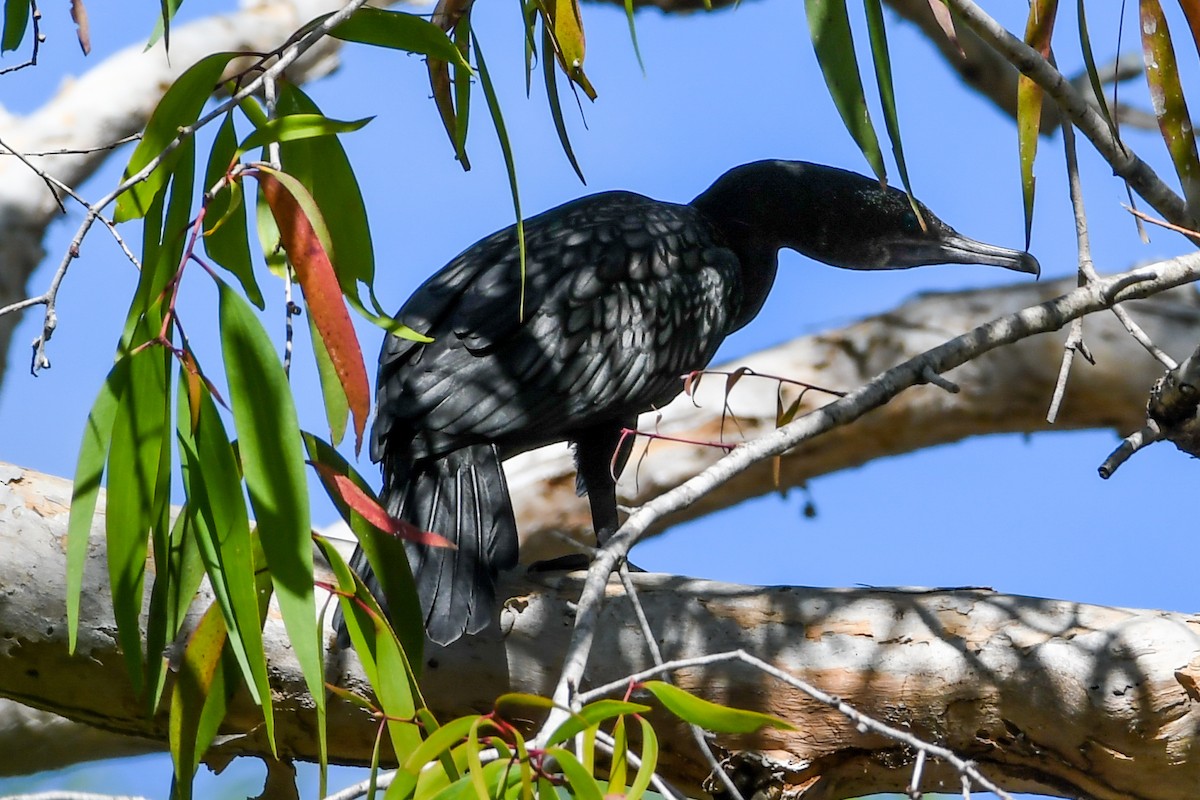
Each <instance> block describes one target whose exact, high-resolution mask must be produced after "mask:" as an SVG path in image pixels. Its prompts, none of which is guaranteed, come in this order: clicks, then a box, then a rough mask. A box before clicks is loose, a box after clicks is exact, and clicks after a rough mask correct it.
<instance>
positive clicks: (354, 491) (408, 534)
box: [310, 461, 456, 549]
mask: <svg viewBox="0 0 1200 800" xmlns="http://www.w3.org/2000/svg"><path fill="white" fill-rule="evenodd" d="M310 463H311V464H312V465H313V467H315V468H316V470H317V472H319V473H321V479H322V481H329V482H330V483H331V484H332V486H333V491H334V492H336V493H337V495H338V497H340V498H341V499H342V502H344V503H345V504H346V505H347V506H349V507H350V508H352V509H353V510H354V511H356V512H358V513H359V514H361V515H362V516H363V517H364V518H365V519H366V520H367V521H368V522H370V523H371V524H372V525H374V526H375V527H376V528H379V530H381V531H383V532H384V533H390V534H392V535H393V536H397V537H399V538H401V539H407V540H408V541H410V542H416V543H418V544H423V545H425V546H426V547H448V548H450V549H456V548H455V545H454V543H453V542H451V541H450V540H449V539H447V538H446V537H444V536H439V535H438V534H436V533H432V532H430V531H423V530H421V529H420V528H418V527H417V526H416V525H413V524H412V523H411V522H405V521H404V520H402V519H399V518H397V517H392V516H389V515H388V513H387V512H386V511H384V510H383V506H381V505H379V501H378V500H377V499H376V498H375V497H374V496H372V495H371V493H369V492H367V491H366V490H365V489H363V488H362V487H361V486H359V485H357V484H356V483H355V482H354V481H352V480H351V479H350V478H349V477H347V476H345V475H341V474H339V473H338V472H337V471H336V470H335V469H334V468H333V467H330V466H328V465H326V464H320V463H318V462H315V461H314V462H310Z"/></svg>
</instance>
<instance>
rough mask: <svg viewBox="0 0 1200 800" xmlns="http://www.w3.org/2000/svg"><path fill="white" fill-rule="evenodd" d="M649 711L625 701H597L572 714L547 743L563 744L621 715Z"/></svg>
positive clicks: (639, 704)
mask: <svg viewBox="0 0 1200 800" xmlns="http://www.w3.org/2000/svg"><path fill="white" fill-rule="evenodd" d="M649 711H650V706H647V705H644V704H642V703H630V702H627V701H625V700H597V701H596V702H594V703H588V704H587V705H586V706H584V707H583V708H581V709H579V712H578V713H576V714H572V715H571V718H570V719H568V720H567V721H566V722H564V723H563V724H562V725H561V726H559V728H558V730H556V731H555V732H554V735H553V736H551V737H550V739H549V740H548V742H547V743H548V744H559V743H560V742H565V741H567V740H568V739H571V738H573V737H574V736H575V735H577V734H579V733H582V732H583V731H585V730H586V729H587V728H590V727H592V726H594V725H599V724H600V723H601V722H604V721H605V720H608V719H612V718H613V717H619V716H621V715H622V714H646V713H648V712H649Z"/></svg>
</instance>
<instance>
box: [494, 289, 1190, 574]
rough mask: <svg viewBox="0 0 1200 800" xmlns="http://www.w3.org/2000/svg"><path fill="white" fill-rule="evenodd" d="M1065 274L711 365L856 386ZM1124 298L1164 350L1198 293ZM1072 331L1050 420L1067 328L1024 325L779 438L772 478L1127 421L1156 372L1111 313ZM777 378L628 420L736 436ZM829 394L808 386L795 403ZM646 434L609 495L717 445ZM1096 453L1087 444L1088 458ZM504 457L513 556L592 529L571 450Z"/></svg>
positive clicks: (539, 554) (529, 556)
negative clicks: (870, 403)
mask: <svg viewBox="0 0 1200 800" xmlns="http://www.w3.org/2000/svg"><path fill="white" fill-rule="evenodd" d="M1071 288H1074V281H1073V280H1064V281H1054V282H1048V283H1041V284H1028V283H1023V284H1018V285H1014V286H1006V287H1000V288H996V289H987V290H981V291H971V292H960V293H952V294H927V295H922V296H920V297H918V298H916V299H914V300H912V301H910V302H908V303H905V304H904V305H902V306H900V307H898V308H896V309H894V310H892V311H889V312H886V313H884V314H881V315H879V316H876V317H871V318H868V319H865V320H862V321H861V322H858V323H855V324H854V325H851V326H849V327H846V328H842V329H839V330H834V331H826V332H823V333H819V334H816V335H813V336H806V337H802V338H799V339H795V340H793V341H791V342H788V343H786V344H783V345H780V346H779V347H775V348H772V349H770V350H765V351H762V352H760V353H756V354H754V355H752V356H749V357H747V358H745V359H743V360H742V361H740V362H738V363H736V364H730V365H724V366H721V367H715V369H724V370H730V369H733V368H736V367H738V366H747V367H751V368H752V369H753V370H754V371H755V372H758V373H762V374H768V375H780V376H784V377H787V378H792V379H795V380H799V381H804V382H806V383H810V384H815V385H819V386H824V387H828V388H831V389H840V390H849V389H854V388H857V387H858V386H861V385H862V384H863V383H865V382H866V381H867V380H868V379H870V378H872V377H874V376H875V375H878V374H879V373H881V372H883V371H884V370H886V369H888V368H889V367H892V366H895V365H896V364H899V363H901V362H903V361H905V360H907V359H909V358H912V357H913V356H916V355H918V354H919V353H922V352H924V351H926V350H928V349H929V348H931V347H934V346H936V345H938V344H940V343H941V342H943V341H945V340H947V339H949V338H951V337H953V336H955V335H957V334H960V333H962V332H964V331H968V330H970V329H972V328H973V327H975V326H976V325H978V324H980V323H981V322H983V321H985V320H988V319H994V318H997V317H1000V316H1003V315H1004V314H1010V313H1013V312H1014V311H1017V310H1019V309H1021V308H1027V307H1029V306H1032V305H1035V304H1037V303H1040V302H1043V301H1045V300H1048V299H1050V298H1052V297H1056V296H1058V295H1060V294H1062V293H1064V292H1066V291H1069V290H1070V289H1071ZM1126 308H1128V309H1129V311H1130V312H1131V313H1132V314H1133V315H1134V316H1135V317H1136V318H1137V320H1138V322H1140V323H1141V324H1142V325H1143V327H1145V329H1146V332H1147V333H1148V334H1149V335H1150V336H1151V338H1152V339H1153V340H1154V341H1155V342H1157V343H1158V344H1159V346H1160V347H1162V348H1163V349H1164V350H1166V351H1167V352H1168V353H1172V354H1174V355H1175V357H1176V358H1179V359H1182V358H1183V357H1184V356H1186V355H1187V354H1188V353H1190V352H1191V351H1192V350H1193V349H1195V347H1196V330H1197V324H1198V323H1200V298H1198V297H1197V294H1196V291H1195V289H1194V288H1192V287H1183V288H1180V289H1175V290H1172V291H1170V292H1167V293H1164V294H1162V295H1159V296H1157V297H1154V298H1152V299H1150V300H1142V301H1137V302H1134V303H1129V304H1127V305H1126ZM1084 331H1085V337H1086V341H1087V344H1088V347H1089V348H1090V349H1091V352H1092V354H1093V355H1094V357H1095V360H1096V364H1095V365H1089V364H1087V363H1086V362H1083V361H1082V360H1077V362H1076V366H1075V368H1074V370H1073V371H1072V374H1071V380H1070V383H1069V384H1068V387H1067V394H1066V401H1065V404H1064V406H1063V409H1062V412H1061V413H1060V415H1059V419H1058V422H1057V423H1056V424H1055V425H1050V424H1048V423H1047V422H1046V407H1047V404H1048V402H1049V398H1050V395H1051V393H1052V391H1053V388H1054V382H1055V379H1056V377H1057V374H1058V368H1059V364H1060V362H1061V360H1062V344H1063V341H1064V338H1065V333H1056V334H1043V335H1040V336H1034V337H1031V338H1028V339H1025V340H1023V341H1020V342H1018V343H1016V344H1013V345H1010V346H1007V347H1003V348H1000V349H998V350H994V351H992V352H990V353H987V354H986V355H984V356H983V357H981V358H978V359H975V360H974V361H971V362H970V363H968V364H965V365H963V366H961V367H959V368H958V369H955V370H952V371H950V372H949V373H947V375H946V377H947V378H949V379H950V380H952V381H954V382H955V383H956V384H957V385H958V386H959V387H960V389H961V391H960V392H959V393H958V394H950V393H948V392H946V391H944V390H942V389H939V388H936V387H934V386H921V387H917V388H914V389H910V390H909V391H906V392H904V393H903V394H901V395H900V396H899V397H896V398H895V399H894V400H892V401H891V402H890V403H888V404H887V405H885V406H883V407H881V408H878V409H875V410H874V411H872V412H871V413H870V414H867V415H865V416H864V417H862V418H861V419H859V420H856V421H855V423H854V425H852V426H848V427H843V428H839V429H835V430H832V431H829V432H827V433H825V434H824V435H822V436H820V437H817V438H816V439H814V440H812V441H810V442H806V443H805V444H804V445H803V446H801V447H797V448H795V449H793V450H791V451H789V452H788V453H786V454H785V455H784V456H783V457H782V458H781V460H780V463H779V483H778V487H784V488H786V487H791V486H797V485H799V484H801V483H803V482H804V481H806V480H810V479H812V478H814V477H816V476H819V475H825V474H828V473H831V472H836V471H838V470H842V469H847V468H850V467H856V466H860V465H862V464H865V463H867V462H869V461H872V460H874V459H876V458H880V457H883V456H889V455H896V454H898V453H904V452H910V451H912V450H917V449H920V448H923V447H930V446H933V445H937V444H945V443H948V442H954V441H958V440H960V439H964V438H966V437H968V436H978V435H981V434H987V433H1033V432H1036V431H1048V430H1077V429H1083V428H1115V429H1116V430H1117V431H1118V432H1119V433H1121V434H1122V435H1124V434H1126V433H1128V432H1129V431H1132V430H1136V429H1137V428H1139V427H1141V426H1142V424H1144V422H1145V407H1146V397H1147V393H1148V392H1149V389H1150V386H1151V385H1152V384H1153V383H1154V381H1155V380H1156V379H1157V378H1158V377H1159V376H1161V375H1162V366H1161V365H1160V364H1158V363H1157V362H1156V361H1154V359H1153V358H1151V357H1150V355H1149V354H1147V353H1146V352H1145V351H1144V350H1143V349H1142V348H1141V347H1140V346H1139V345H1138V344H1137V343H1136V342H1134V341H1133V340H1132V339H1131V338H1130V337H1129V335H1128V334H1127V333H1125V331H1124V330H1123V329H1122V328H1121V326H1120V324H1119V323H1118V322H1117V320H1116V319H1115V317H1113V315H1112V314H1108V313H1103V314H1094V315H1092V316H1090V317H1088V318H1087V320H1086V321H1085V323H1084ZM776 385H777V384H776V383H775V382H774V381H770V380H766V379H762V378H751V377H746V378H743V379H742V380H741V381H739V382H738V384H737V385H736V386H735V387H734V389H733V391H732V393H731V394H730V396H729V407H730V409H731V410H732V413H733V415H734V416H732V417H731V416H730V415H729V414H726V415H725V419H724V421H722V410H723V401H724V400H725V378H724V377H722V376H719V375H713V376H709V377H707V378H705V379H703V381H702V383H701V385H700V390H699V392H698V393H697V396H696V402H695V403H693V401H692V400H691V399H690V398H688V397H684V396H681V397H679V398H677V399H676V400H675V402H673V403H671V404H670V405H669V406H667V408H665V409H664V410H663V412H662V419H661V421H660V422H658V423H657V425H656V424H655V420H654V415H652V414H645V415H643V416H642V419H641V423H640V424H641V427H642V430H645V431H653V430H658V431H659V432H661V433H663V434H665V435H669V436H674V437H679V438H682V439H689V440H694V441H700V442H715V441H718V440H721V439H722V431H724V439H723V440H724V441H726V442H732V443H734V444H738V443H740V442H742V441H746V440H749V439H754V438H756V437H757V436H760V435H762V434H763V433H765V432H767V431H771V430H773V429H774V428H775V427H776V426H775V420H776V411H777V405H776V402H777V401H776ZM798 393H799V390H798V389H796V388H795V387H785V388H784V404H785V406H786V405H788V404H790V403H791V402H792V401H793V400H794V399H795V398H796V397H797V395H798ZM831 399H833V398H831V397H830V396H829V395H822V394H821V393H819V392H812V391H810V392H808V393H807V394H806V395H805V403H804V405H803V407H802V408H801V410H800V413H801V414H803V413H805V412H807V411H809V410H811V409H813V408H816V407H818V406H821V405H825V404H826V403H828V402H829V401H830V400H831ZM697 405H698V406H699V408H697ZM735 417H736V418H735ZM645 442H646V440H645V439H644V438H643V439H639V441H638V444H637V446H636V447H635V448H634V453H633V456H632V458H631V459H630V463H629V466H628V467H627V468H626V470H625V472H624V474H623V475H622V477H621V481H620V484H619V486H618V494H619V496H620V498H621V502H622V503H624V504H626V505H628V506H631V507H636V506H638V505H641V504H642V503H644V502H646V501H647V500H649V499H652V498H654V497H657V496H659V495H661V494H663V493H664V492H666V491H668V490H670V489H673V488H675V487H676V486H678V485H679V484H681V483H683V482H684V481H685V480H687V479H688V478H690V477H692V476H693V475H696V474H697V473H699V472H700V471H701V470H703V469H704V468H706V467H708V466H709V465H711V464H712V463H714V462H715V461H717V460H718V459H719V458H720V457H721V456H722V455H724V453H723V452H722V451H721V450H720V449H718V448H715V447H707V446H702V445H693V444H684V443H680V442H671V441H654V442H652V443H651V444H650V447H649V451H648V452H646V444H645ZM643 453H646V454H645V456H644V457H643ZM1106 455H1107V453H1097V454H1096V465H1097V466H1099V465H1100V462H1101V461H1102V460H1103V459H1104V457H1105V456H1106ZM506 468H507V472H508V478H509V487H510V488H511V489H512V492H513V501H514V506H515V509H516V512H517V526H518V528H519V529H520V531H521V536H522V541H521V558H522V561H523V562H524V563H531V562H533V561H538V560H542V559H547V558H552V557H554V556H558V555H562V554H564V553H567V552H570V547H569V546H568V545H564V544H563V543H562V540H561V536H560V535H567V536H570V537H572V538H575V539H577V540H579V541H583V542H588V543H591V542H592V541H594V540H593V539H592V534H591V518H590V516H589V512H588V508H587V502H586V499H583V498H578V497H576V496H575V469H574V463H573V461H572V458H571V455H570V453H569V451H568V449H567V447H566V446H565V445H562V446H556V447H550V448H543V449H541V450H536V451H533V452H530V453H526V454H523V455H521V456H517V457H516V458H513V459H511V460H510V461H508V462H507V464H506ZM773 469H774V467H773V465H772V464H771V463H763V464H759V465H757V466H755V467H753V468H752V469H749V470H747V471H746V472H744V473H742V474H741V475H738V476H737V477H735V478H734V479H733V480H731V481H729V482H728V483H725V484H723V485H721V486H720V487H718V488H717V489H716V490H715V491H713V492H712V493H710V494H708V495H706V496H705V497H703V498H701V499H700V500H699V501H698V502H697V503H695V504H694V505H692V506H690V507H689V508H687V509H685V510H684V511H683V512H681V513H679V514H676V515H674V516H672V517H671V518H669V520H668V522H667V523H666V524H674V523H676V522H682V521H683V520H686V519H691V518H694V517H700V516H704V515H705V514H709V513H711V512H713V511H714V510H716V509H718V508H726V507H728V506H731V505H734V504H736V503H738V502H741V501H742V500H746V499H749V498H751V497H757V496H759V495H762V494H766V493H768V492H771V491H775V490H776V489H777V486H776V483H775V477H774V475H773ZM661 527H665V525H664V526H661Z"/></svg>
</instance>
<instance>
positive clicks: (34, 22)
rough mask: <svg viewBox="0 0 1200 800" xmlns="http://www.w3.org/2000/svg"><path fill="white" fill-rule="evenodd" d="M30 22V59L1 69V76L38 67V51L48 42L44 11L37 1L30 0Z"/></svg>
mask: <svg viewBox="0 0 1200 800" xmlns="http://www.w3.org/2000/svg"><path fill="white" fill-rule="evenodd" d="M6 7H7V4H6ZM29 21H30V23H31V25H30V27H32V28H33V47H32V49H31V50H30V52H29V59H28V60H27V61H23V62H21V63H20V64H14V65H13V66H11V67H5V68H4V69H0V75H7V74H8V73H10V72H16V71H17V70H19V69H25V68H26V67H36V66H37V60H38V50H39V49H40V48H41V46H42V42H44V41H45V40H46V37H45V36H44V35H43V34H42V11H41V9H39V8H38V5H37V0H29Z"/></svg>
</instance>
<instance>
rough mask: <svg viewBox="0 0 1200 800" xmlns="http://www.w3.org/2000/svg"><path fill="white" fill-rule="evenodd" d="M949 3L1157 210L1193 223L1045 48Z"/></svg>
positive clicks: (970, 5) (959, 3)
mask: <svg viewBox="0 0 1200 800" xmlns="http://www.w3.org/2000/svg"><path fill="white" fill-rule="evenodd" d="M946 3H947V5H949V6H950V8H951V10H952V11H954V12H955V18H956V19H958V20H961V21H962V22H963V23H965V24H966V25H967V26H968V27H969V28H971V30H972V31H974V32H975V34H976V35H977V36H979V38H981V39H983V40H984V41H985V42H987V43H988V44H989V45H990V46H992V47H993V48H995V50H996V51H997V52H998V53H1000V54H1001V55H1002V56H1004V57H1005V58H1006V59H1007V60H1008V61H1009V62H1010V63H1012V65H1013V66H1015V67H1016V68H1017V69H1018V70H1020V71H1021V72H1022V73H1024V74H1025V75H1026V76H1028V77H1029V78H1030V79H1032V80H1033V81H1034V82H1035V83H1036V84H1038V85H1039V86H1041V87H1042V89H1044V90H1045V92H1046V94H1047V95H1048V96H1050V97H1051V98H1052V99H1053V100H1054V101H1055V102H1056V103H1057V104H1058V106H1059V109H1060V110H1061V111H1062V113H1063V114H1064V116H1065V117H1067V118H1068V119H1070V120H1071V121H1072V122H1074V123H1075V126H1076V127H1077V128H1079V130H1080V132H1081V133H1083V135H1084V136H1086V137H1087V138H1088V139H1089V140H1090V141H1091V142H1092V144H1093V145H1094V146H1095V148H1096V150H1097V152H1099V153H1100V155H1101V156H1102V157H1103V158H1104V159H1105V160H1106V161H1107V162H1108V163H1109V165H1110V166H1111V167H1112V168H1113V172H1114V173H1116V174H1117V175H1118V176H1120V177H1121V178H1124V179H1125V180H1126V181H1127V182H1128V183H1129V184H1130V185H1131V186H1132V187H1133V189H1134V190H1135V191H1137V193H1138V194H1140V195H1141V196H1142V197H1143V198H1145V199H1146V202H1148V203H1149V204H1150V205H1151V206H1153V207H1154V208H1155V209H1156V210H1157V211H1158V213H1160V214H1162V215H1163V216H1164V217H1166V218H1167V219H1168V220H1170V221H1171V222H1174V223H1176V224H1178V225H1185V226H1186V225H1187V224H1188V223H1189V222H1190V220H1189V217H1188V213H1187V208H1186V206H1185V204H1184V202H1183V199H1182V198H1180V197H1179V195H1178V194H1176V193H1175V192H1174V191H1172V190H1171V188H1170V187H1169V186H1168V185H1167V184H1166V183H1164V182H1163V181H1162V180H1161V179H1160V178H1159V177H1158V175H1157V173H1155V171H1154V170H1153V169H1152V168H1151V167H1150V165H1148V164H1147V163H1146V162H1144V161H1142V160H1141V159H1140V158H1138V157H1137V156H1136V155H1135V154H1134V153H1133V151H1132V150H1129V149H1128V148H1127V147H1125V145H1124V144H1123V143H1122V142H1121V141H1120V140H1118V139H1117V138H1116V137H1115V136H1114V135H1113V132H1112V129H1111V128H1110V127H1109V125H1108V122H1107V121H1105V119H1104V117H1103V116H1101V115H1100V113H1099V112H1098V111H1097V110H1096V109H1095V107H1094V106H1093V105H1092V104H1091V103H1089V102H1088V101H1087V99H1086V98H1085V97H1084V96H1083V95H1082V94H1081V93H1080V92H1079V91H1078V90H1077V89H1076V88H1075V87H1074V86H1072V85H1071V82H1070V81H1068V80H1067V79H1066V78H1064V77H1063V75H1062V73H1060V72H1059V71H1058V70H1057V69H1055V68H1054V66H1053V65H1051V64H1050V62H1049V61H1047V60H1046V59H1045V58H1044V57H1042V55H1041V53H1039V52H1037V51H1036V50H1034V49H1033V48H1032V47H1030V46H1029V45H1027V44H1025V43H1024V42H1022V41H1021V40H1020V39H1018V38H1017V37H1015V36H1013V35H1012V34H1011V33H1009V32H1008V31H1007V30H1006V29H1005V28H1004V26H1003V25H1001V24H1000V23H999V22H997V21H996V20H995V19H993V18H992V17H991V16H989V15H988V14H987V12H985V11H984V10H983V9H982V8H980V7H979V6H978V5H977V4H976V3H975V2H973V0H946Z"/></svg>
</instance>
